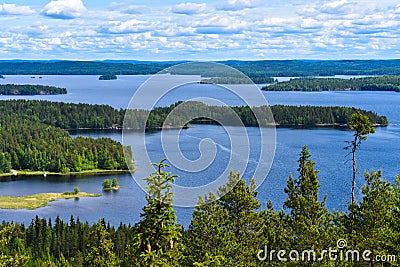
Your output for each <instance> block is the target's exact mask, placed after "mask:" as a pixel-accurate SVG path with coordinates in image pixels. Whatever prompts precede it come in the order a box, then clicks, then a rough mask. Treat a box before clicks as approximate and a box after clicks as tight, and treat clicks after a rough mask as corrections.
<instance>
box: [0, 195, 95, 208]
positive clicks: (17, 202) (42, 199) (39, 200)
mask: <svg viewBox="0 0 400 267" xmlns="http://www.w3.org/2000/svg"><path fill="white" fill-rule="evenodd" d="M99 196H101V195H99V194H90V193H85V192H79V193H77V194H65V193H40V194H35V195H30V196H20V197H12V196H0V209H30V210H33V209H37V208H40V207H44V206H47V205H48V203H49V202H51V201H54V200H57V199H69V198H79V197H99Z"/></svg>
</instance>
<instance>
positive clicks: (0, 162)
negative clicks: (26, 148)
mask: <svg viewBox="0 0 400 267" xmlns="http://www.w3.org/2000/svg"><path fill="white" fill-rule="evenodd" d="M9 155H10V154H8V153H2V152H1V151H0V173H9V172H10V170H11V161H10V156H9Z"/></svg>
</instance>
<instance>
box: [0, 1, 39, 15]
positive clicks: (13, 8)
mask: <svg viewBox="0 0 400 267" xmlns="http://www.w3.org/2000/svg"><path fill="white" fill-rule="evenodd" d="M33 13H35V10H33V9H32V8H31V7H30V6H18V5H15V4H2V5H0V15H30V14H33Z"/></svg>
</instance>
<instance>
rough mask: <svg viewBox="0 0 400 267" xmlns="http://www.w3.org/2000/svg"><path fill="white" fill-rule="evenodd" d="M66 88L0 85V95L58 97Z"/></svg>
mask: <svg viewBox="0 0 400 267" xmlns="http://www.w3.org/2000/svg"><path fill="white" fill-rule="evenodd" d="M66 93H67V89H66V88H60V87H55V86H47V85H38V84H0V95H59V94H66Z"/></svg>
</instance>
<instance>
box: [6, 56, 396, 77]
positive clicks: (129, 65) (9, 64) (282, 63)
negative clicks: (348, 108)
mask: <svg viewBox="0 0 400 267" xmlns="http://www.w3.org/2000/svg"><path fill="white" fill-rule="evenodd" d="M179 63H184V62H183V61H173V62H153V61H134V60H119V61H62V60H53V61H29V60H28V61H12V60H10V61H0V73H2V74H3V75H44V74H49V75H103V74H104V73H118V74H119V75H147V74H155V73H158V72H159V71H162V70H163V69H165V68H168V67H171V66H173V65H176V64H179ZM218 63H222V64H225V65H228V66H231V67H233V68H236V69H238V70H239V71H241V72H243V73H244V74H246V75H247V76H249V77H251V78H252V79H253V80H254V77H264V76H265V77H300V76H301V77H306V76H332V75H400V60H398V59H392V60H259V61H240V60H228V61H219V62H218ZM174 70H175V71H174V73H173V74H197V75H198V74H199V72H198V70H195V69H193V67H192V66H191V68H189V69H187V68H186V69H185V67H183V68H175V67H174ZM201 75H202V76H203V77H215V76H216V74H215V73H214V72H213V71H212V70H211V72H208V73H201ZM255 83H257V82H255Z"/></svg>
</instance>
